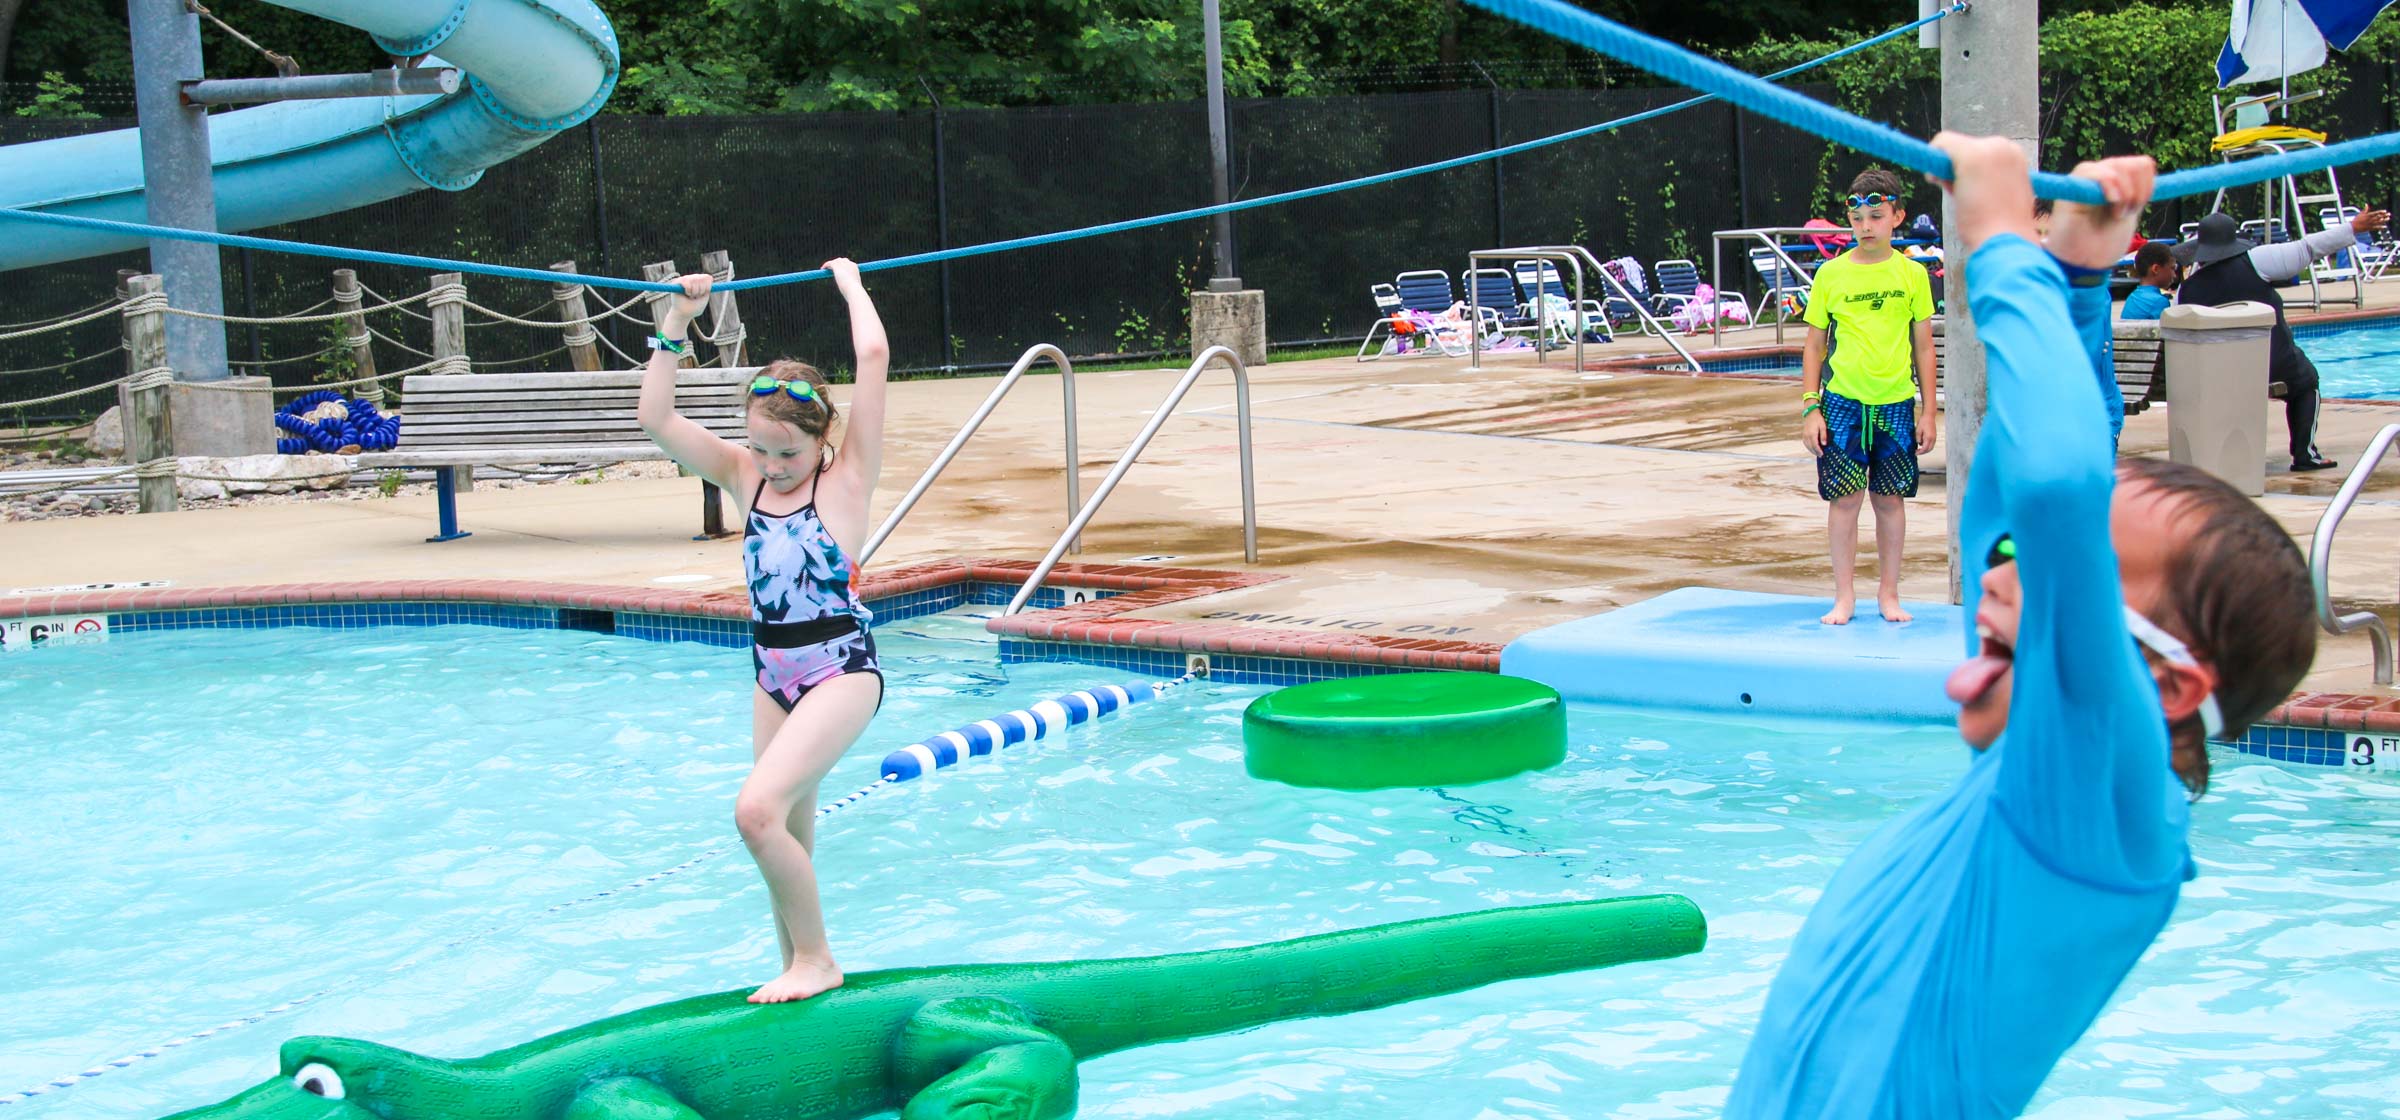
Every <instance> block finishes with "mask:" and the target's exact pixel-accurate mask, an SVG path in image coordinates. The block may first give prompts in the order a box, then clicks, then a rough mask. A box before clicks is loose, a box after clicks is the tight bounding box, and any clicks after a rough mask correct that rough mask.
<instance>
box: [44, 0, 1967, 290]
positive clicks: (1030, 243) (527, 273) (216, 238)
mask: <svg viewBox="0 0 2400 1120" xmlns="http://www.w3.org/2000/svg"><path fill="white" fill-rule="evenodd" d="M1966 10H1967V3H1966V0H1954V2H1953V3H1951V4H1949V5H1948V6H1946V7H1943V8H1940V9H1937V10H1935V11H1934V12H1933V13H1932V14H1930V15H1927V16H1925V17H1923V18H1921V19H1916V20H1912V21H1910V22H1908V23H1904V24H1901V25H1900V26H1898V27H1895V28H1893V29H1891V30H1889V31H1886V32H1884V33H1882V34H1880V35H1873V36H1869V37H1868V38H1865V39H1861V40H1859V41H1858V42H1855V43H1852V44H1850V45H1848V46H1845V47H1841V48H1839V49H1836V50H1833V51H1829V52H1827V53H1825V54H1822V55H1819V56H1818V57H1816V58H1812V59H1809V60H1808V61H1806V62H1802V63H1800V64H1798V65H1796V66H1791V67H1788V68H1786V69H1782V70H1778V71H1776V72H1774V73H1772V74H1769V75H1767V76H1766V77H1765V78H1758V79H1751V80H1753V81H1778V80H1781V79H1784V78H1788V77H1791V76H1792V75H1794V74H1799V73H1802V72H1805V71H1808V70H1813V69H1815V68H1817V67H1819V66H1823V65H1825V64H1826V63H1829V62H1832V61H1834V60H1835V59H1838V58H1842V57H1845V56H1847V55H1852V54H1856V53H1858V52H1859V51H1863V50H1866V49H1868V48H1870V47H1874V46H1877V45H1880V44H1882V43H1886V42H1889V41H1891V40H1893V39H1896V38H1899V37H1900V36H1902V35H1906V34H1908V33H1910V32H1912V31H1915V30H1917V29H1918V28H1920V27H1924V26H1925V25H1927V24H1930V23H1934V22H1937V21H1939V20H1943V19H1947V18H1949V17H1950V16H1954V15H1957V14H1959V13H1960V12H1963V11H1966ZM1734 73H1737V74H1740V73H1741V72H1740V71H1734ZM1742 76H1743V77H1745V78H1748V77H1749V75H1747V74H1743V75H1742ZM1719 100H1725V98H1721V97H1719V96H1718V95H1716V94H1714V93H1709V94H1703V95H1702V96H1699V97H1692V98H1686V99H1685V100H1682V101H1678V102H1676V103H1674V104H1672V105H1662V106H1660V107H1658V108H1656V109H1650V110H1647V111H1644V112H1640V113H1635V114H1633V115H1631V116H1625V117H1619V118H1617V119H1615V120H1611V121H1603V122H1601V123H1599V124H1593V125H1585V126H1584V127H1582V128H1576V129H1570V130H1568V131H1566V132H1561V133H1556V134H1554V135H1550V136H1543V137H1537V138H1535V139H1532V140H1524V141H1519V142H1518V143H1515V144H1508V145H1504V146H1502V147H1498V148H1493V149H1490V150H1488V151H1482V152H1476V153H1474V154H1472V155H1464V156H1457V157H1454V158H1451V159H1444V160H1436V161H1434V162H1432V163H1421V164H1418V165H1416V166H1414V167H1403V168H1400V169H1398V170H1395V171H1385V172H1380V173H1377V174H1374V175H1363V176H1360V177H1358V178H1355V179H1344V180H1342V181H1340V182H1336V183H1324V184H1320V185H1318V186H1314V187H1303V188H1300V189H1298V190H1290V191H1284V192H1281V193H1279V194H1269V195H1260V196H1258V197H1257V198H1245V199H1240V200H1237V201H1234V202H1226V203H1220V204H1217V205H1214V206H1200V207H1194V208H1192V209H1189V210H1177V211H1173V212H1171V213H1166V214H1154V215H1152V216H1150V217H1147V218H1130V219H1127V220H1125V221H1121V222H1106V223H1103V224H1100V225H1093V226H1084V227H1082V228H1080V229H1070V230H1061V231H1058V232H1056V233H1044V234H1036V235H1033V236H1030V237H1016V238H1010V239H1008V240H1005V241H987V242H984V243H983V244H980V245H961V246H958V247H956V248H951V249H943V250H940V251H937V252H928V253H911V254H909V255H907V256H900V257H886V258H884V259H881V260H874V261H867V262H865V263H863V264H860V265H859V266H858V269H859V271H860V272H882V271H885V270H888V269H894V268H909V267H912V266H916V265H925V264H934V263H937V262H940V261H950V260H957V259H959V258H962V257H977V256H984V255H986V254H990V253H1005V252H1008V251H1010V250H1014V249H1026V248H1031V247H1034V246H1037V245H1051V244H1056V243H1058V242H1062V241H1080V240H1082V239H1084V238H1087V237H1101V236H1105V235H1107V234H1112V233H1124V232H1126V231H1129V230H1137V229H1148V228H1150V227H1152V226H1162V225H1169V224H1172V223H1175V222H1188V221H1195V220H1198V219H1201V218H1211V217H1215V216H1216V215H1219V214H1232V213H1238V212H1240V211H1243V210H1255V209H1259V208H1261V207H1266V206H1277V205H1281V204H1283V203H1286V202H1296V201H1299V200H1301V199H1304V198H1316V197H1319V196H1322V195H1328V194H1336V193H1339V192H1342V191H1348V190H1356V189H1358V188H1360V187H1372V186H1376V185H1379V184H1382V183H1390V182H1395V181H1397V180H1401V179H1408V178H1413V177H1415V176H1419V175H1430V174H1433V173H1434V172H1437V171H1449V170H1452V169H1455V168H1460V167H1467V166H1470V165H1473V164H1477V163H1486V162H1489V161H1492V160H1496V159H1502V158H1505V157H1508V156H1512V155H1518V154H1521V153H1524V152H1530V151H1533V150H1535V149H1538V148H1546V147H1549V146H1551V145H1554V144H1563V143H1566V142H1567V141H1569V140H1579V139H1582V138H1584V137H1586V136H1594V135H1598V134H1600V133H1603V132H1611V131H1615V130H1617V129H1620V128H1624V127H1626V126H1628V125H1634V124H1640V123H1642V122H1643V121H1648V120H1654V119H1656V118H1659V117H1663V116H1666V115H1668V114H1670V113H1675V112H1680V111H1682V110H1684V109H1689V108H1692V107H1693V106H1696V105H1703V104H1707V103H1708V102H1711V101H1719ZM1801 100H1802V101H1807V100H1808V99H1806V98H1801ZM1808 103H1809V104H1815V102H1808ZM0 218H17V219H21V220H24V221H30V222H39V223H45V224H49V225H58V226H66V227H69V228H74V229H96V230H102V231H106V232H110V233H124V234H131V235H135V236H140V237H157V238H168V239H171V240H180V241H199V242H205V243H209V244H214V245H222V246H225V247H228V248H237V249H257V250H260V251H262V252H270V253H292V254H297V255H300V256H311V257H332V258H335V259H337V260H348V261H361V262H365V263H368V264H388V265H396V266H399V267H403V268H419V269H428V270H431V271H435V272H467V273H474V274H477V275H481V276H497V277H501V278H504V279H511V280H534V281H539V282H541V283H545V284H582V285H585V286H587V287H593V288H615V289H619V290H623V291H635V292H671V291H675V290H676V286H675V285H673V284H669V283H664V282H661V281H654V280H625V279H619V278H617V277H613V276H595V275H591V274H587V273H579V272H550V271H547V270H544V269H538V268H518V267H515V266H512V265H495V264H483V263H480V262H476V261H455V260H448V259H445V258H441V257H424V256H417V255H415V254H412V253H386V252H381V251H378V250H372V249H352V248H345V247H342V246H338V245H315V244H311V243H308V242H305V241H284V240H279V239H276V238H272V237H252V236H249V235H246V234H233V233H215V232H210V231H206V230H189V229H172V228H168V227H163V226H153V225H144V224H141V223H138V222H118V221H110V220H108V219H105V218H86V217H80V216H77V215H73V214H52V213H47V212H43V211H38V210H15V209H10V208H7V207H0ZM832 275H833V274H832V273H830V272H827V271H826V270H824V269H822V268H815V269H808V270H805V271H801V272H785V273H778V274H775V275H771V276H757V277H752V278H750V279H747V280H736V281H733V282H731V283H727V284H719V285H717V286H716V290H717V291H720V292H739V291H745V290H748V289H751V288H766V287H773V286H776V285H781V284H795V283H800V282H802V281H808V280H823V279H826V278H828V277H830V276H832ZM369 310H373V309H372V308H370V309H369ZM594 317H595V318H597V316H594ZM543 325H544V326H555V325H556V324H547V323H546V324H543ZM643 325H644V326H647V325H648V324H647V323H645V324H643Z"/></svg>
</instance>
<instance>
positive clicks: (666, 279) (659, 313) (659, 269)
mask: <svg viewBox="0 0 2400 1120" xmlns="http://www.w3.org/2000/svg"><path fill="white" fill-rule="evenodd" d="M680 275H682V273H679V272H677V271H675V262H674V261H653V262H651V263H649V264H646V265H643V266H642V279H644V280H656V281H658V282H660V283H662V284H666V283H673V282H674V280H675V278H676V277H677V276H680ZM674 299H675V297H674V295H672V294H671V293H668V292H652V293H650V324H651V326H652V327H653V328H656V327H657V325H658V323H659V322H660V321H661V320H663V319H665V318H666V317H667V310H668V309H669V308H671V307H673V306H675V304H674V302H673V301H674ZM686 341H689V340H688V339H687V340H686ZM693 349H694V348H693V347H685V349H684V353H683V361H682V362H680V363H678V364H680V365H682V366H683V367H684V368H686V369H690V368H692V367H695V366H698V365H699V364H700V359H699V357H698V356H697V355H695V354H693V353H692V350H693ZM637 356H638V355H637Z"/></svg>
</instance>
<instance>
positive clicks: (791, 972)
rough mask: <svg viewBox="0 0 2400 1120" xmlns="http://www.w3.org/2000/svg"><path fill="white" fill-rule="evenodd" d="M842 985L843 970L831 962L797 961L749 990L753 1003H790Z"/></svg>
mask: <svg viewBox="0 0 2400 1120" xmlns="http://www.w3.org/2000/svg"><path fill="white" fill-rule="evenodd" d="M841 986H842V970H841V968H840V967H839V966H837V965H835V964H834V963H833V962H832V961H796V962H794V963H793V964H792V967H790V968H787V969H785V970H784V972H783V975H781V976H778V977H776V978H774V979H773V980H769V981H767V982H766V983H764V984H761V985H759V988H758V990H757V991H755V992H752V993H750V1002H752V1003H790V1002H791V1001H793V1000H796V999H807V998H808V997H810V996H813V995H816V994H818V993H820V992H830V991H832V990H833V989H835V988H839V987H841Z"/></svg>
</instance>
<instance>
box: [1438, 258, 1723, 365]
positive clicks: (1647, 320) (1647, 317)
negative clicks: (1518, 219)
mask: <svg viewBox="0 0 2400 1120" xmlns="http://www.w3.org/2000/svg"><path fill="white" fill-rule="evenodd" d="M1486 257H1489V258H1492V259H1495V260H1497V259H1501V258H1506V257H1524V258H1527V259H1547V260H1560V259H1566V260H1578V259H1580V260H1581V262H1582V263H1581V264H1579V265H1577V266H1576V268H1577V271H1579V272H1580V271H1581V270H1582V268H1583V265H1589V266H1591V270H1592V272H1594V273H1596V274H1598V275H1599V277H1600V286H1601V287H1602V288H1603V289H1605V290H1608V291H1612V292H1615V293H1616V295H1617V298H1618V299H1621V300H1624V301H1625V303H1626V305H1627V306H1629V307H1631V308H1633V313H1634V315H1635V317H1637V318H1639V319H1640V320H1641V321H1642V324H1643V326H1644V327H1645V328H1646V329H1648V330H1649V332H1650V333H1652V334H1655V335H1657V336H1658V337H1659V338H1660V339H1661V340H1663V341H1665V342H1666V344H1667V345H1668V346H1671V347H1674V348H1675V353H1676V354H1678V355H1681V356H1682V358H1683V363H1684V364H1685V365H1686V366H1689V367H1691V370H1692V372H1693V373H1699V372H1701V368H1702V367H1701V365H1700V359H1698V358H1695V357H1693V356H1692V352H1691V351H1689V350H1686V349H1684V348H1683V343H1681V342H1678V341H1676V340H1675V336H1674V335H1673V334H1672V333H1669V332H1668V330H1667V328H1666V325H1665V324H1663V323H1661V322H1659V321H1658V319H1657V317H1655V316H1653V315H1651V314H1650V308H1649V307H1648V306H1646V301H1644V300H1643V298H1642V297H1641V296H1638V295H1635V294H1634V293H1633V291H1632V290H1631V289H1628V288H1627V287H1626V286H1625V284H1624V282H1623V281H1621V280H1618V279H1617V274H1616V273H1613V272H1610V271H1609V270H1608V269H1607V268H1606V267H1605V266H1603V265H1601V263H1600V258H1598V257H1595V256H1593V255H1592V251H1591V250H1589V249H1586V248H1584V247H1583V246H1581V245H1520V246H1517V247H1516V248H1513V249H1477V250H1475V251H1473V252H1470V253H1468V254H1467V261H1468V263H1469V265H1470V266H1471V265H1472V264H1473V263H1474V262H1475V261H1477V260H1479V259H1482V258H1486ZM1476 296H1477V293H1476V291H1475V285H1473V284H1469V285H1467V316H1468V320H1469V322H1470V324H1472V323H1473V321H1474V320H1475V319H1477V318H1480V317H1481V316H1482V314H1483V313H1482V312H1481V311H1479V310H1477V308H1478V307H1480V306H1481V305H1480V304H1479V303H1478V302H1477V300H1476ZM1582 302H1583V300H1582V296H1581V294H1580V293H1579V294H1578V295H1577V297H1576V303H1577V307H1576V309H1575V311H1576V320H1575V323H1576V327H1577V331H1576V335H1575V338H1576V341H1577V342H1578V343H1579V344H1580V343H1581V341H1582V339H1583V334H1582V327H1583V318H1582V314H1583V308H1582V306H1581V304H1582ZM1601 307H1602V312H1603V317H1605V315H1606V308H1607V305H1606V304H1605V303H1603V304H1602V305H1601ZM1481 333H1482V328H1481V326H1480V325H1474V326H1472V328H1471V329H1470V332H1469V334H1468V337H1469V338H1477V337H1478V336H1480V335H1481ZM1575 368H1576V369H1578V370H1581V369H1582V368H1583V349H1582V347H1581V346H1580V345H1578V346H1577V348H1576V351H1575ZM1467 369H1468V370H1470V371H1481V370H1482V369H1483V363H1482V358H1481V355H1480V351H1479V350H1478V349H1477V348H1476V347H1472V346H1470V347H1468V348H1467Z"/></svg>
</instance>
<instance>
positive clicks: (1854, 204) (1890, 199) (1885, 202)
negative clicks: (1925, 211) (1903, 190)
mask: <svg viewBox="0 0 2400 1120" xmlns="http://www.w3.org/2000/svg"><path fill="white" fill-rule="evenodd" d="M1898 205H1900V196H1898V195H1890V194H1885V193H1883V192H1882V191H1876V192H1874V193H1871V194H1854V195H1851V196H1850V208H1851V209H1852V210H1864V209H1866V208H1867V207H1869V206H1898Z"/></svg>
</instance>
